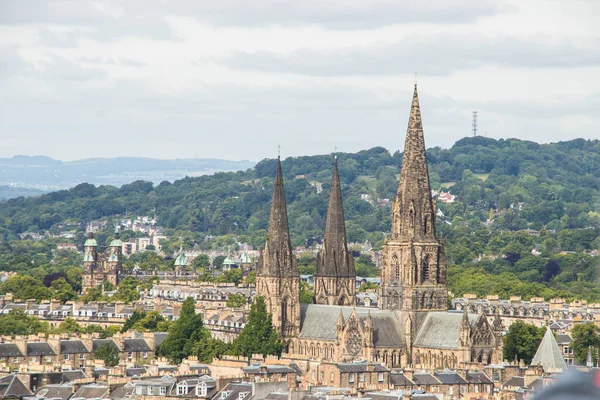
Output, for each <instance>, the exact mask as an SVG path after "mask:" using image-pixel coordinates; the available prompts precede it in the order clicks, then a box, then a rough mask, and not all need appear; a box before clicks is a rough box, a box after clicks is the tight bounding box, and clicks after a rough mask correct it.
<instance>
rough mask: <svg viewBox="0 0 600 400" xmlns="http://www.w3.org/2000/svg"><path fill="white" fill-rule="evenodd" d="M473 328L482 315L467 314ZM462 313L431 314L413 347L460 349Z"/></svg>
mask: <svg viewBox="0 0 600 400" xmlns="http://www.w3.org/2000/svg"><path fill="white" fill-rule="evenodd" d="M467 315H468V318H469V323H470V324H471V326H473V325H474V324H476V323H477V322H478V321H479V319H480V318H481V315H479V314H471V313H467ZM462 318H463V313H462V312H452V311H449V312H430V313H429V314H427V317H426V318H425V322H424V323H423V325H422V326H421V328H420V329H419V332H418V333H417V338H416V339H415V342H414V344H413V346H415V347H430V348H435V349H458V345H459V342H460V323H461V321H462Z"/></svg>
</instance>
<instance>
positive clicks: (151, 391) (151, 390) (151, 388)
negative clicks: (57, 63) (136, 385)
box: [148, 386, 154, 396]
mask: <svg viewBox="0 0 600 400" xmlns="http://www.w3.org/2000/svg"><path fill="white" fill-rule="evenodd" d="M148 395H149V396H152V395H154V388H153V387H152V386H148Z"/></svg>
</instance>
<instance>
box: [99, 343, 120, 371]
mask: <svg viewBox="0 0 600 400" xmlns="http://www.w3.org/2000/svg"><path fill="white" fill-rule="evenodd" d="M94 357H95V358H97V359H100V360H104V365H105V366H106V367H109V368H112V367H116V366H117V365H119V361H120V357H119V350H118V349H117V348H116V347H115V346H113V345H112V344H110V343H106V344H103V345H102V346H100V347H98V348H97V349H96V351H95V352H94Z"/></svg>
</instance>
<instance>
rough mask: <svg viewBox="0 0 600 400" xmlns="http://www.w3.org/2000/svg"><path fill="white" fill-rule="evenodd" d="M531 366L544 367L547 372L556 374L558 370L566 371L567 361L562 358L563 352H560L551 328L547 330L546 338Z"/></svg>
mask: <svg viewBox="0 0 600 400" xmlns="http://www.w3.org/2000/svg"><path fill="white" fill-rule="evenodd" d="M531 364H539V365H542V367H544V371H546V372H555V371H556V370H565V369H566V368H567V364H566V363H565V359H564V358H563V356H562V352H561V351H560V348H559V347H558V343H556V339H555V338H554V335H553V334H552V330H551V329H550V328H547V329H546V333H545V334H544V338H543V339H542V342H541V343H540V346H539V347H538V349H537V352H536V353H535V356H533V360H531Z"/></svg>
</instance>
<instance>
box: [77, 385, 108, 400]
mask: <svg viewBox="0 0 600 400" xmlns="http://www.w3.org/2000/svg"><path fill="white" fill-rule="evenodd" d="M106 397H108V386H106V385H98V384H96V383H92V384H90V385H83V386H81V387H80V388H79V390H78V391H77V392H75V394H74V395H73V398H74V399H104V398H106Z"/></svg>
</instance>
